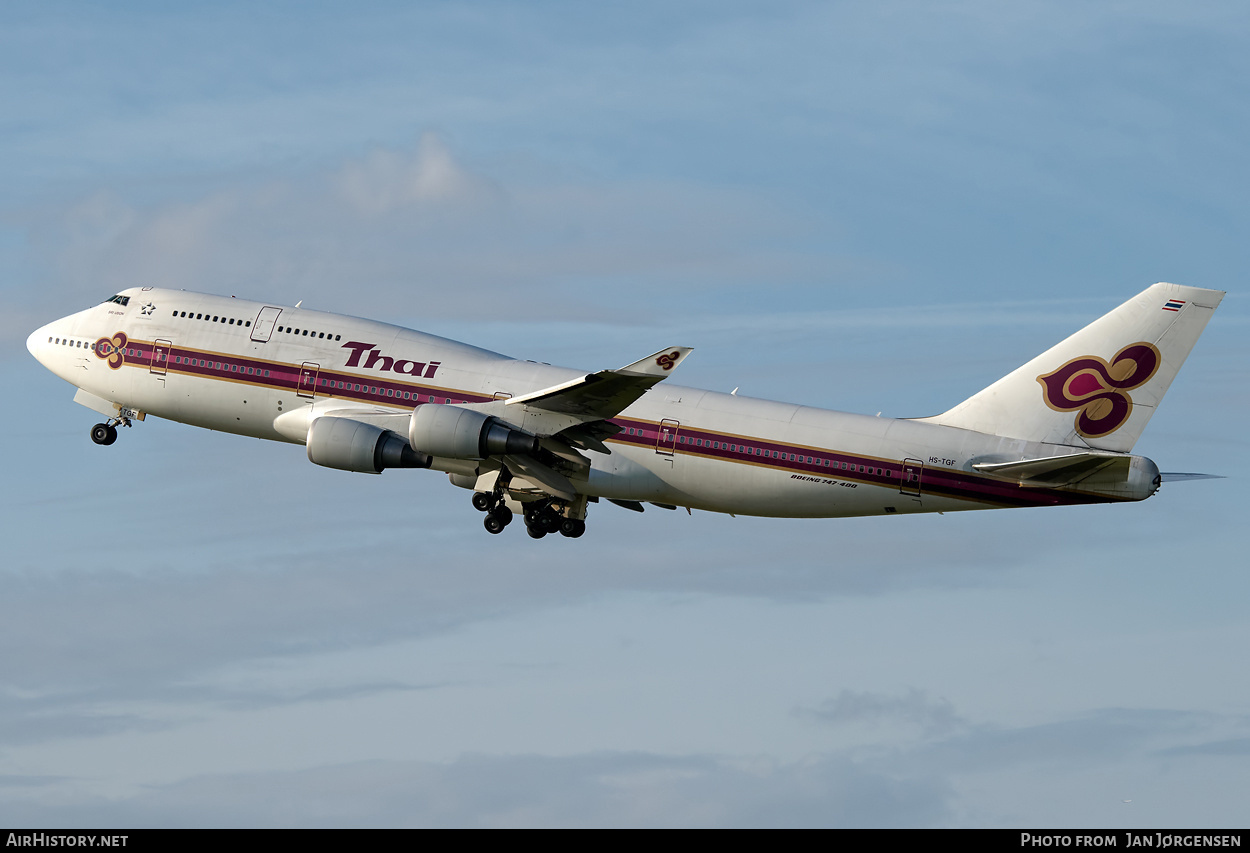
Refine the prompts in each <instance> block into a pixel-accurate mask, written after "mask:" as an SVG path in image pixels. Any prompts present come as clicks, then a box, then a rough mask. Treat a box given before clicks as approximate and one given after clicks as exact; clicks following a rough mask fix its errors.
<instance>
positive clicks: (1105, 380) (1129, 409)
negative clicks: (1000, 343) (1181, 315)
mask: <svg viewBox="0 0 1250 853" xmlns="http://www.w3.org/2000/svg"><path fill="white" fill-rule="evenodd" d="M1161 363H1162V358H1161V357H1160V355H1159V350H1158V349H1156V348H1155V346H1154V345H1153V344H1148V343H1145V342H1141V341H1139V342H1138V343H1135V344H1129V345H1128V346H1126V347H1125V348H1124V349H1122V350H1120V351H1119V352H1118V353H1116V354H1115V357H1114V358H1113V359H1111V362H1110V363H1108V362H1106V361H1103V360H1102V359H1101V358H1099V357H1098V356H1093V355H1087V356H1082V357H1080V358H1074V359H1072V360H1071V361H1069V362H1067V363H1066V364H1064V365H1063V367H1060V368H1059V369H1058V370H1056V371H1054V372H1053V373H1047V374H1044V375H1042V376H1039V377H1037V381H1038V382H1040V383H1041V385H1042V399H1044V400H1045V401H1046V405H1047V406H1049V407H1050V408H1052V409H1054V410H1055V411H1057V412H1072V411H1078V410H1079V412H1078V414H1077V416H1076V432H1077V434H1078V435H1081V436H1083V437H1084V438H1101V437H1102V436H1104V435H1109V434H1111V433H1113V432H1115V431H1116V430H1117V429H1119V428H1120V427H1122V426H1124V422H1125V421H1127V420H1128V417H1129V415H1131V414H1132V413H1133V398H1132V397H1130V396H1129V395H1128V394H1127V393H1126V392H1128V391H1132V390H1133V389H1134V388H1139V387H1141V386H1142V385H1145V384H1146V383H1147V382H1148V381H1150V377H1152V376H1154V375H1155V371H1157V370H1158V369H1159V365H1160V364H1161Z"/></svg>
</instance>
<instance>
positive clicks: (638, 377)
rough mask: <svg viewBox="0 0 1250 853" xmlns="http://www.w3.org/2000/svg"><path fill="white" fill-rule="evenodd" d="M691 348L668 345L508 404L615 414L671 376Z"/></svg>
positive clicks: (589, 415) (593, 416)
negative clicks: (616, 368) (612, 367)
mask: <svg viewBox="0 0 1250 853" xmlns="http://www.w3.org/2000/svg"><path fill="white" fill-rule="evenodd" d="M690 352H691V348H690V347H668V348H667V349H663V350H660V351H659V352H656V353H652V354H651V355H649V356H647V357H646V358H644V359H641V360H640V361H635V362H634V363H633V364H627V365H626V366H624V367H622V368H620V369H619V370H600V371H599V372H598V373H588V374H586V375H585V376H583V377H581V378H580V379H573V380H571V381H569V382H562V383H560V384H559V385H553V386H552V387H550V388H544V389H542V390H540V391H534V392H532V393H529V394H522V395H520V396H519V397H512V398H510V399H509V400H508V401H507V403H506V405H508V406H516V405H525V406H528V407H530V408H534V409H541V410H543V411H547V412H556V413H559V414H564V415H573V416H575V417H579V418H585V419H586V420H602V419H605V418H612V417H615V416H616V415H618V414H620V413H621V412H622V411H624V410H625V409H626V408H628V407H629V406H630V405H632V404H633V403H634V402H635V401H636V400H637V399H638V398H639V397H641V396H642V395H643V394H645V393H647V390H648V389H649V388H651V386H653V385H655V384H656V383H657V382H659V381H661V380H662V379H664V378H665V377H667V376H668V375H669V373H670V372H671V371H672V369H673V368H674V367H676V366H677V365H678V364H680V363H681V362H682V361H683V360H684V359H685V358H686V356H687V355H689V354H690Z"/></svg>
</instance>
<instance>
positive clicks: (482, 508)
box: [473, 492, 491, 512]
mask: <svg viewBox="0 0 1250 853" xmlns="http://www.w3.org/2000/svg"><path fill="white" fill-rule="evenodd" d="M490 505H491V499H490V495H489V494H487V493H486V492H474V493H473V508H474V509H475V510H477V511H478V512H486V511H487V510H488V509H490Z"/></svg>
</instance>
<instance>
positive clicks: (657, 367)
mask: <svg viewBox="0 0 1250 853" xmlns="http://www.w3.org/2000/svg"><path fill="white" fill-rule="evenodd" d="M693 351H694V348H693V347H668V348H667V349H662V350H660V351H659V352H653V353H651V355H649V356H647V357H646V358H644V359H640V360H638V361H635V362H634V363H633V364H627V365H625V366H624V367H622V368H621V369H620V370H617V371H615V372H616V373H638V374H642V375H643V376H659V377H661V378H663V377H665V376H668V374H669V373H671V372H672V370H673V368H674V367H676V366H677V365H679V364H681V363H682V362H683V361H685V359H686V356H688V355H690V353H691V352H693Z"/></svg>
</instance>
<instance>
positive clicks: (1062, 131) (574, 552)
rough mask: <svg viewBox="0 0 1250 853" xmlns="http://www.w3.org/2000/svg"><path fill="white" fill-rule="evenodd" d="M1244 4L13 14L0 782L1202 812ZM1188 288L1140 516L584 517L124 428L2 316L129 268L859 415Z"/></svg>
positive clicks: (852, 812)
mask: <svg viewBox="0 0 1250 853" xmlns="http://www.w3.org/2000/svg"><path fill="white" fill-rule="evenodd" d="M1248 24H1250V12H1247V11H1246V10H1245V9H1244V7H1243V6H1242V5H1241V4H1236V3H1209V4H1196V5H1195V4H1190V5H1188V6H1185V7H1181V6H1177V5H1176V4H1167V3H1159V4H1149V3H1133V4H1102V5H1100V6H1098V7H1091V6H1090V5H1089V4H1079V3H1070V4H1067V3H1027V2H1025V3H1016V4H1010V5H1009V6H1006V7H1004V6H1003V5H1002V4H991V3H977V2H963V3H960V2H952V3H939V4H911V3H888V2H887V3H876V4H829V3H813V4H802V3H798V4H767V5H763V4H727V3H714V4H713V3H691V4H682V5H679V6H677V7H674V6H673V5H672V4H645V3H635V4H623V5H619V6H615V7H612V8H610V9H606V8H597V7H590V6H586V5H585V4H568V3H537V4H525V5H523V6H521V5H516V4H490V3H483V4H473V5H456V4H432V3H431V4H385V3H378V4H351V5H348V4H338V3H319V4H281V3H274V4H266V5H265V6H264V7H263V8H257V7H255V6H254V5H252V4H229V3H220V4H213V5H212V6H211V7H206V8H202V9H190V10H188V9H183V8H181V7H178V8H175V7H170V6H167V5H161V4H143V3H129V4H112V5H110V6H107V7H104V6H99V5H95V4H74V3H65V4H28V5H22V4H7V5H6V6H5V8H4V10H3V11H2V12H0V68H2V69H3V73H0V170H3V173H2V176H0V178H2V179H0V296H2V298H3V300H4V308H5V310H4V311H3V314H2V315H0V316H2V319H0V342H3V358H2V359H0V371H2V372H3V377H4V382H5V387H6V388H7V389H8V391H9V394H10V397H11V398H15V399H17V400H20V401H21V408H20V411H19V412H18V413H17V416H16V417H13V418H10V421H9V427H8V429H7V435H8V436H9V439H10V446H11V447H12V448H14V450H15V451H16V452H15V453H14V454H13V458H12V459H11V460H10V464H9V465H8V467H7V468H6V475H5V478H6V484H7V485H8V488H7V489H6V490H5V494H6V498H5V503H4V508H3V512H2V513H0V525H2V528H0V533H3V536H4V541H5V542H6V543H7V545H8V547H7V549H6V559H5V560H4V561H3V568H2V569H0V589H3V594H0V823H5V824H9V825H16V824H28V825H47V826H87V825H93V826H112V825H118V826H136V825H160V826H180V825H195V826H215V825H222V826H238V825H248V826H251V825H258V826H319V825H332V826H340V825H350V826H357V825H359V826H376V825H400V826H406V825H474V826H477V825H487V826H496V825H551V824H556V825H786V826H791V825H794V826H797V825H834V826H848V825H849V826H864V825H867V826H1028V827H1036V826H1139V827H1151V826H1229V825H1244V824H1245V821H1246V815H1247V810H1246V805H1245V798H1244V791H1245V790H1246V789H1247V787H1248V786H1250V761H1248V757H1250V690H1248V688H1247V686H1246V682H1245V679H1244V678H1243V677H1242V675H1241V672H1242V669H1243V668H1244V665H1243V663H1242V661H1243V659H1244V657H1245V650H1246V649H1247V647H1248V646H1250V629H1248V628H1247V626H1246V625H1245V620H1244V607H1243V602H1244V601H1245V600H1246V598H1247V592H1250V589H1248V588H1247V587H1248V582H1247V580H1246V577H1245V571H1244V560H1245V558H1244V554H1245V553H1246V546H1247V536H1246V532H1245V523H1244V521H1245V518H1244V517H1245V513H1244V498H1243V496H1242V494H1241V489H1240V485H1239V484H1240V483H1242V482H1244V481H1245V475H1246V473H1247V471H1246V468H1247V465H1246V446H1247V442H1246V439H1245V430H1244V427H1243V425H1244V424H1245V423H1246V420H1247V417H1250V411H1247V408H1248V407H1247V395H1246V387H1247V377H1248V373H1250V370H1248V360H1247V344H1246V340H1247V335H1246V334H1245V332H1246V327H1247V315H1246V302H1245V298H1244V295H1243V294H1242V293H1241V292H1240V291H1241V290H1242V288H1241V287H1240V286H1239V282H1240V281H1241V275H1242V274H1243V271H1244V269H1245V268H1246V265H1247V264H1246V262H1247V251H1246V249H1245V241H1244V234H1245V233H1247V231H1248V230H1250V229H1248V226H1250V222H1248V221H1247V219H1248V216H1247V207H1246V204H1245V199H1246V198H1247V196H1248V195H1250V193H1248V190H1250V187H1248V181H1247V167H1246V163H1245V156H1244V139H1245V138H1246V134H1247V131H1248V129H1250V127H1248V125H1250V111H1248V105H1250V100H1248V99H1247V97H1246V95H1245V87H1244V80H1245V79H1247V77H1250V68H1248V67H1247V65H1250V59H1248V58H1247V57H1250V50H1247V48H1248V47H1250V28H1248ZM1159 280H1171V281H1177V282H1180V283H1184V284H1192V285H1196V286H1200V287H1215V288H1219V289H1223V290H1228V291H1229V295H1228V297H1227V298H1226V299H1225V301H1224V304H1223V305H1222V306H1221V308H1220V309H1219V311H1218V312H1217V313H1216V315H1215V319H1214V320H1213V321H1212V323H1211V325H1210V326H1209V327H1208V330H1207V332H1206V334H1205V335H1204V337H1203V338H1202V340H1201V341H1200V342H1199V344H1198V346H1197V348H1196V349H1195V351H1194V354H1193V355H1192V356H1191V358H1190V360H1189V362H1187V364H1186V367H1185V368H1184V370H1182V372H1181V374H1180V376H1179V377H1178V379H1177V381H1176V383H1175V384H1174V386H1173V388H1172V390H1171V391H1170V393H1169V395H1168V397H1167V399H1166V401H1165V403H1164V405H1163V406H1162V407H1161V408H1160V410H1159V412H1158V414H1157V415H1156V416H1155V418H1154V420H1153V421H1152V422H1151V424H1150V426H1149V428H1148V429H1147V430H1146V433H1145V434H1144V436H1143V438H1142V440H1141V441H1140V442H1139V443H1138V445H1137V448H1136V450H1137V452H1140V453H1143V454H1145V455H1148V456H1150V457H1152V458H1153V459H1155V460H1156V461H1157V462H1158V464H1159V465H1160V467H1161V468H1162V469H1163V470H1165V471H1209V472H1214V473H1223V474H1227V475H1229V478H1228V479H1225V480H1214V481H1206V482H1198V483H1180V484H1175V485H1171V486H1168V487H1166V488H1165V489H1164V490H1163V491H1162V492H1161V493H1160V494H1159V495H1157V496H1155V497H1154V498H1152V499H1151V500H1149V501H1147V502H1145V503H1143V504H1138V505H1133V506H1123V507H1121V506H1103V507H1087V508H1062V509H1056V510H1049V511H1047V510H1036V511H1035V510H1021V511H1013V512H1008V511H1000V512H991V513H965V514H956V515H947V516H940V517H939V516H932V517H910V518H881V519H858V520H830V521H785V520H763V519H749V518H736V519H735V518H728V517H721V516H716V515H711V514H706V513H696V514H694V515H693V516H687V515H686V514H685V513H667V512H664V511H661V510H654V511H648V512H647V513H645V514H644V515H642V516H638V515H636V514H634V513H630V512H626V511H623V510H618V509H617V508H615V507H611V506H607V505H604V506H600V507H598V508H597V509H596V511H595V512H594V513H593V515H592V517H591V518H590V530H589V532H588V534H587V535H586V536H585V537H583V538H582V539H580V540H575V541H574V540H557V541H551V540H543V541H542V542H531V541H530V540H528V539H526V538H524V537H523V536H522V537H518V536H512V535H503V536H499V537H489V536H487V535H486V534H484V533H483V531H482V530H481V527H480V517H479V516H478V514H477V513H475V512H474V511H473V510H472V509H471V508H470V507H469V504H468V500H467V498H468V495H467V493H464V492H460V491H459V490H455V489H453V488H452V487H451V486H449V485H448V484H447V483H446V481H445V479H444V478H442V477H441V476H440V475H437V474H431V473H429V472H415V473H412V472H402V471H401V472H389V473H388V474H385V475H383V476H381V477H366V476H360V475H348V474H343V473H340V472H335V471H328V470H321V469H315V468H314V466H312V465H310V464H309V463H308V462H307V460H306V458H305V457H304V455H303V453H302V452H301V451H300V449H299V448H293V447H290V446H285V445H283V446H279V445H268V444H262V443H260V442H257V441H254V440H250V439H242V438H237V437H233V436H228V435H221V434H218V433H207V432H203V431H199V430H195V429H193V428H190V427H183V426H180V425H177V424H172V423H167V422H159V421H155V420H149V421H148V422H146V423H143V424H140V425H137V426H136V427H135V428H134V429H132V430H129V431H123V433H124V434H123V435H122V436H121V440H119V442H118V443H117V444H116V445H114V446H113V447H111V448H107V449H104V448H99V447H96V446H94V445H92V444H91V443H90V441H89V439H88V437H87V430H88V428H89V427H90V425H91V424H92V423H94V421H95V416H94V415H93V414H92V413H91V412H89V411H88V410H86V409H83V408H82V407H80V406H77V405H75V404H74V403H73V402H72V401H71V397H72V390H71V389H70V388H69V386H67V385H65V384H64V383H63V382H61V381H60V380H59V379H56V378H55V377H53V376H52V375H51V374H49V373H48V372H47V371H45V370H43V368H42V367H40V366H39V365H38V364H37V363H35V362H34V361H33V359H31V358H30V356H29V354H28V353H27V352H26V350H25V347H24V341H25V338H26V335H27V334H29V332H30V331H31V330H32V329H33V328H35V327H36V326H38V325H40V324H42V323H44V322H47V321H48V320H50V319H53V318H55V317H58V316H62V315H64V314H67V313H70V312H71V311H75V310H78V309H79V308H81V307H84V306H86V305H88V304H92V303H94V302H97V301H99V300H101V299H103V298H105V297H107V296H108V295H109V294H111V293H112V292H114V291H115V290H117V289H120V288H122V287H127V286H133V285H137V284H153V285H160V286H169V287H185V288H188V289H200V290H208V291H211V292H216V293H234V294H237V295H239V296H248V297H254V298H259V299H269V300H277V301H287V302H294V301H297V300H300V299H303V300H305V304H306V305H314V306H315V307H318V308H324V309H326V310H337V311H343V312H346V313H353V314H359V315H363V316H371V317H377V318H379V319H386V320H391V321H396V322H402V323H405V324H407V325H411V326H413V327H416V328H421V329H424V330H427V331H431V332H435V333H438V334H445V335H450V336H453V337H457V338H461V339H465V340H468V341H470V342H473V343H477V344H479V345H483V346H487V347H489V348H491V349H496V350H499V351H503V352H508V353H511V354H514V355H517V356H522V357H528V358H535V359H539V360H543V361H550V362H553V363H559V364H567V365H574V366H580V367H585V368H587V369H592V368H600V367H610V366H615V365H618V364H624V363H627V362H629V361H632V360H633V359H635V358H637V357H638V356H639V355H640V354H642V353H644V352H650V351H652V350H654V349H656V348H658V347H659V346H662V345H664V344H668V343H682V344H687V345H691V346H694V347H696V352H695V354H694V356H693V357H692V358H691V359H689V360H688V361H687V362H686V363H685V364H683V366H682V368H681V372H682V375H681V377H680V381H682V382H684V383H686V384H691V385H698V386H702V387H709V388H715V389H718V390H730V389H732V388H734V387H741V389H742V393H745V394H751V395H753V396H762V397H771V398H775V399H783V400H791V401H797V402H803V403H808V404H812V405H819V406H826V407H830V408H837V409H844V410H848V411H860V412H870V413H875V412H878V411H880V412H883V413H884V414H886V415H892V416H911V415H928V414H933V413H936V412H938V411H942V410H944V409H945V408H948V407H949V406H951V405H953V404H954V403H956V402H958V401H960V400H962V399H963V398H965V397H967V396H969V395H970V394H972V393H974V392H975V391H977V390H979V389H980V388H982V387H984V386H985V385H987V384H989V383H990V382H992V381H993V380H995V379H997V378H998V377H999V376H1001V375H1003V374H1005V373H1006V372H1008V371H1009V370H1011V369H1013V368H1014V367H1016V366H1017V365H1019V364H1021V363H1023V362H1024V361H1026V360H1027V359H1028V358H1031V357H1032V356H1033V355H1036V354H1037V353H1038V352H1040V351H1042V350H1044V349H1045V348H1047V347H1048V346H1050V345H1051V344H1052V343H1054V342H1056V341H1058V340H1059V339H1061V338H1062V337H1064V336H1065V335H1067V334H1068V333H1070V332H1071V331H1074V330H1075V329H1077V328H1079V327H1080V326H1082V325H1084V324H1085V323H1086V322H1088V321H1090V320H1092V319H1094V318H1095V317H1097V316H1099V315H1100V314H1102V313H1104V312H1105V311H1107V310H1109V309H1111V308H1112V307H1114V306H1115V305H1117V304H1119V303H1120V302H1122V301H1123V300H1124V299H1127V298H1128V297H1129V296H1131V295H1133V294H1135V293H1136V292H1138V291H1139V290H1141V289H1142V288H1144V287H1146V286H1148V285H1149V284H1151V283H1153V282H1155V281H1159Z"/></svg>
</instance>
